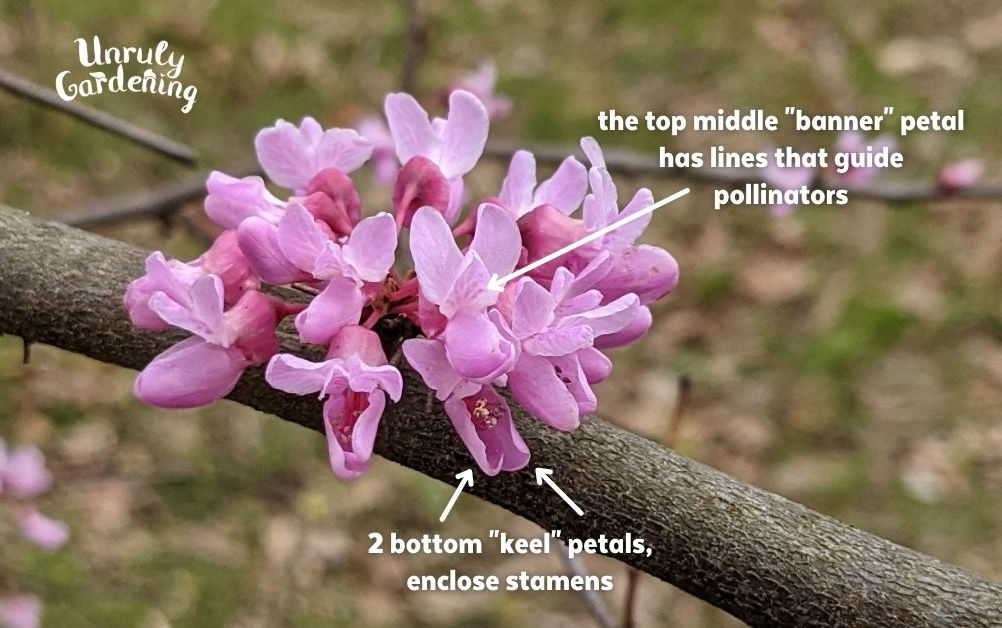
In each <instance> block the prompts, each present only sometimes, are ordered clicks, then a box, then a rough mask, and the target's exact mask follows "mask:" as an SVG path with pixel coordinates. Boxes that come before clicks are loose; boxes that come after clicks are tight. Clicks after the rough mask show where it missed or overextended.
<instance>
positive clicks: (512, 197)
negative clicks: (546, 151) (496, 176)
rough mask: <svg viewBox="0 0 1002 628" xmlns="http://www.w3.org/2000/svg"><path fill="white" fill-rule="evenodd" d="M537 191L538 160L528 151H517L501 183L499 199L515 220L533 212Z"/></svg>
mask: <svg viewBox="0 0 1002 628" xmlns="http://www.w3.org/2000/svg"><path fill="white" fill-rule="evenodd" d="M535 189H536V158H535V157H533V155H532V153H530V152H529V151H527V150H520V151H516V152H515V154H514V155H512V157H511V163H510V164H509V165H508V174H507V175H505V178H504V181H503V182H502V183H501V193H500V194H499V195H498V198H499V199H500V200H501V202H502V203H503V204H504V206H505V208H507V209H508V210H510V211H511V212H512V213H513V215H514V217H515V218H518V217H520V216H522V214H524V213H526V212H528V211H529V210H531V209H532V208H533V207H534V206H535V205H533V202H532V200H533V199H532V195H533V191H534V190H535Z"/></svg>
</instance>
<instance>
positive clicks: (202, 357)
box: [133, 338, 247, 408]
mask: <svg viewBox="0 0 1002 628" xmlns="http://www.w3.org/2000/svg"><path fill="white" fill-rule="evenodd" d="M246 366H247V360H246V359H245V358H244V355H243V352H241V351H240V350H239V349H237V348H236V347H231V348H229V349H224V348H223V347H220V346H218V345H214V344H209V343H207V342H205V341H204V340H202V339H201V338H188V339H186V340H182V341H181V342H179V343H177V344H176V345H174V346H173V347H171V348H170V349H167V350H166V351H164V352H163V353H161V354H160V355H158V356H157V357H155V358H153V361H152V362H150V363H149V364H147V365H146V368H144V369H143V370H142V372H141V373H140V374H139V376H138V377H136V382H135V385H134V386H133V393H134V394H135V395H136V397H137V398H139V400H140V401H143V402H145V403H148V404H149V405H151V406H158V407H161V408H195V407H198V406H204V405H207V404H210V403H212V402H213V401H217V400H219V399H222V398H223V397H225V396H226V395H228V394H229V393H230V391H232V390H233V387H234V386H236V384H237V380H239V379H240V375H241V374H242V373H243V371H244V368H246Z"/></svg>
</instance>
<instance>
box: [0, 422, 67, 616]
mask: <svg viewBox="0 0 1002 628" xmlns="http://www.w3.org/2000/svg"><path fill="white" fill-rule="evenodd" d="M51 486H52V474H50V473H49V471H48V469H46V468H45V458H44V457H43V456H42V452H40V451H39V450H38V449H37V448H36V447H32V446H30V445H21V446H19V447H15V448H14V449H12V450H10V451H8V450H7V446H6V445H5V444H4V442H3V440H2V439H0V500H2V501H5V502H9V503H10V504H11V506H12V508H13V511H14V516H15V519H16V522H17V527H18V529H19V530H20V531H21V534H22V535H23V536H24V538H26V539H28V540H29V541H31V542H32V543H34V544H35V545H37V546H39V547H41V548H42V549H44V550H49V551H52V550H56V549H59V548H60V547H62V546H63V545H64V544H65V543H66V541H67V540H68V539H69V536H70V533H69V528H67V526H66V524H65V523H63V522H61V521H55V520H53V519H50V518H48V517H46V516H45V515H43V514H42V513H40V512H39V511H38V509H37V508H36V507H35V506H34V504H32V503H31V500H33V499H35V498H36V497H38V496H39V495H41V494H42V493H45V492H46V491H48V490H49V488H50V487H51ZM41 611H42V604H41V601H40V600H39V599H38V598H37V597H35V596H33V595H24V594H20V595H11V596H9V597H3V598H0V626H4V627H9V628H34V627H35V626H37V625H38V623H39V619H40V616H41Z"/></svg>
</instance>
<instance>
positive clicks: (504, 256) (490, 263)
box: [470, 203, 522, 275]
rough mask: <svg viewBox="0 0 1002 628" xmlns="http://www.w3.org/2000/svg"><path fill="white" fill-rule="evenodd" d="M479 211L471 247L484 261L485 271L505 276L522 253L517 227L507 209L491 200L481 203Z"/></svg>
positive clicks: (520, 238)
mask: <svg viewBox="0 0 1002 628" xmlns="http://www.w3.org/2000/svg"><path fill="white" fill-rule="evenodd" d="M478 211H479V214H478V216H477V230H476V233H474V234H473V242H472V243H470V249H471V250H473V251H476V253H477V255H479V256H480V259H482V260H483V262H484V266H486V267H487V272H490V273H497V274H498V275H506V274H508V273H510V272H511V271H512V270H513V269H514V268H515V264H516V263H517V262H518V258H519V256H520V255H521V254H522V236H521V235H520V234H519V232H518V226H517V225H516V224H515V221H514V220H512V217H511V216H510V215H509V214H508V212H506V211H505V210H504V209H503V208H501V207H500V206H498V205H495V204H494V203H484V204H482V205H481V206H480V209H479V210H478Z"/></svg>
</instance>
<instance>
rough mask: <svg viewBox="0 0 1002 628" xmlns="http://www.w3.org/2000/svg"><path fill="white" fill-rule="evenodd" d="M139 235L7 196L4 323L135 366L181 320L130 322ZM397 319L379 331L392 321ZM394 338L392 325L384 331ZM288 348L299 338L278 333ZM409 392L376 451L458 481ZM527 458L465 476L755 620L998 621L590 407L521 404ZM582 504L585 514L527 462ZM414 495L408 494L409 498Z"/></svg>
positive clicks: (417, 390) (282, 400)
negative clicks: (623, 546)
mask: <svg viewBox="0 0 1002 628" xmlns="http://www.w3.org/2000/svg"><path fill="white" fill-rule="evenodd" d="M145 256H146V252H145V251H141V250H139V249H137V248H134V247H132V246H129V245H127V244H123V243H121V242H116V241H114V240H109V239H106V238H103V237H100V236H97V235H94V234H90V233H85V232H82V231H78V230H76V229H73V228H71V227H67V226H65V225H61V224H58V223H51V222H43V221H40V220H37V219H33V218H31V217H30V216H28V215H26V214H24V213H21V212H17V211H15V210H10V209H6V208H2V207H0V332H3V333H7V334H15V335H18V336H21V337H23V338H25V339H27V340H29V341H31V342H41V343H46V344H51V345H54V346H57V347H61V348H63V349H67V350H69V351H74V352H76V353H81V354H84V355H87V356H90V357H92V358H96V359H98V360H102V361H105V362H110V363H114V364H119V365H122V366H126V367H130V368H141V367H143V366H144V365H145V364H146V363H147V362H148V361H149V360H150V359H151V358H152V357H153V356H154V355H156V354H157V353H159V352H160V351H162V350H163V349H165V348H166V347H167V346H169V345H170V344H172V343H173V342H175V341H176V340H177V338H178V336H177V335H176V334H170V333H168V334H152V333H149V332H144V331H141V330H138V329H135V328H133V327H132V326H131V325H130V324H129V321H128V319H127V317H126V316H125V313H124V311H123V309H122V306H121V297H122V294H123V291H124V290H125V286H126V285H127V283H128V282H129V281H130V280H131V279H133V278H134V277H136V276H138V275H139V274H140V273H141V272H142V268H143V260H144V258H145ZM394 333H395V332H394V331H393V330H388V331H386V334H387V335H392V334H394ZM387 340H388V341H389V342H393V341H395V340H398V339H393V338H387ZM283 342H284V343H286V344H288V346H290V347H291V348H293V349H295V348H296V346H297V345H296V343H295V342H294V339H292V338H291V337H287V338H283ZM401 369H402V371H403V373H404V378H405V380H406V382H405V383H406V392H405V395H404V398H403V399H402V400H401V402H400V403H399V404H397V405H395V406H392V407H390V408H389V411H388V413H387V415H386V416H385V417H384V419H383V423H382V427H381V428H380V432H379V437H378V439H377V443H376V451H377V453H379V454H380V455H382V456H384V457H386V458H388V459H390V460H393V461H395V462H397V463H399V464H402V465H404V466H407V467H410V468H411V469H414V470H416V471H419V472H421V473H424V474H426V475H429V476H431V477H434V478H437V479H439V480H441V481H443V482H446V483H449V484H455V481H456V480H455V478H454V475H455V474H456V473H457V472H458V471H460V470H463V469H466V468H469V467H471V466H473V465H472V464H471V460H470V458H469V456H468V455H467V453H466V452H465V450H464V449H463V447H462V445H461V444H460V442H459V440H458V439H457V438H456V437H455V436H454V435H453V432H452V429H451V426H450V425H449V422H448V420H447V419H446V418H445V415H444V413H443V412H442V410H441V406H439V405H438V404H436V405H435V407H434V408H433V410H432V412H430V413H429V412H428V411H427V410H426V402H427V395H426V390H425V389H424V388H423V385H422V384H421V382H420V380H419V378H418V377H417V376H416V375H415V373H414V372H413V371H410V370H409V369H408V368H407V367H406V365H403V364H402V365H401ZM230 397H231V398H232V399H233V400H234V401H237V402H239V403H242V404H245V405H248V406H251V407H253V408H256V409H258V410H262V411H264V412H268V413H271V414H274V415H276V416H278V417H281V418H283V419H285V420H288V421H292V422H294V423H298V424H300V425H303V426H305V427H308V428H310V429H314V430H318V429H320V423H319V418H320V406H319V404H318V402H317V400H316V399H312V398H309V397H295V396H291V395H288V394H285V393H282V392H279V391H276V390H273V389H271V388H270V387H268V386H267V385H266V384H265V383H264V381H263V379H262V375H261V371H260V369H255V370H252V371H250V372H248V373H247V374H246V375H245V376H244V378H243V379H242V380H241V382H240V384H239V385H238V386H237V388H236V390H234V391H233V393H232V394H231V395H230ZM513 411H514V412H513V413H514V414H515V421H516V423H517V425H518V427H519V429H520V430H521V432H522V434H523V435H524V437H525V440H526V442H527V443H528V444H529V446H530V448H531V449H532V452H533V460H532V464H531V465H530V468H528V469H526V470H524V471H522V472H520V473H515V474H503V475H501V476H498V477H496V478H486V477H483V476H478V477H477V478H476V483H475V485H474V486H473V488H472V489H471V492H472V493H474V494H476V495H478V496H479V497H482V498H483V499H486V500H488V501H490V502H493V503H495V504H498V505H499V506H502V507H503V508H506V509H508V510H510V511H512V512H514V513H517V514H519V515H522V516H524V517H526V518H527V519H530V520H532V521H534V522H536V523H538V524H539V525H541V526H542V527H543V528H544V529H561V530H563V532H564V538H569V537H598V536H599V535H602V534H604V535H606V536H607V537H610V538H612V537H621V536H623V535H625V534H626V533H628V532H629V533H632V534H634V535H639V536H642V537H643V538H644V539H645V540H646V541H647V542H648V543H649V544H650V545H652V546H653V547H654V552H653V554H652V555H651V556H646V555H641V554H628V555H625V556H621V557H619V558H620V559H621V560H623V561H624V562H626V563H628V564H630V565H633V566H634V567H637V568H638V569H641V570H643V571H645V572H647V573H649V574H651V575H654V576H656V577H658V578H661V579H662V580H665V581H667V582H670V583H672V584H674V585H676V586H678V587H679V588H681V589H684V590H686V591H688V592H689V593H692V594H693V595H695V596H697V597H700V598H702V599H703V600H706V601H707V602H709V603H711V604H713V605H715V606H718V607H720V608H722V609H724V610H726V611H727V612H729V613H731V614H732V615H734V616H736V617H738V618H740V619H743V620H745V621H746V622H749V623H751V624H755V625H791V624H797V625H809V624H815V625H825V626H836V625H845V626H859V625H868V626H931V625H937V626H989V625H995V626H998V625H1002V586H1000V585H998V584H995V583H992V582H989V581H986V580H984V579H983V578H981V577H979V576H977V575H975V574H973V573H970V572H968V571H965V570H963V569H960V568H959V567H955V566H952V565H949V564H945V563H942V562H940V561H938V560H936V559H934V558H931V557H929V556H926V555H923V554H920V553H918V552H915V551H912V550H910V549H907V548H904V547H901V546H898V545H895V544H893V543H891V542H889V541H886V540H883V539H880V538H877V537H875V536H872V535H870V534H867V533H865V532H862V531H860V530H857V529H855V528H852V527H850V526H848V525H846V524H843V523H841V522H839V521H836V520H834V519H832V518H830V517H827V516H824V515H821V514H819V513H816V512H813V511H811V510H809V509H807V508H805V507H803V506H801V505H799V504H796V503H794V502H791V501H789V500H786V499H784V498H782V497H779V496H777V495H774V494H772V493H769V492H766V491H763V490H760V489H758V488H755V487H752V486H748V485H746V484H743V483H741V482H738V481H737V480H734V479H733V478H730V477H728V476H727V475H724V474H723V473H720V472H719V471H716V470H714V469H711V468H709V467H706V466H704V465H702V464H699V463H697V462H694V461H692V460H689V459H687V458H685V457H683V456H681V455H679V454H676V453H675V452H673V451H671V450H669V449H665V448H663V447H661V446H659V445H658V444H656V443H654V442H652V441H650V440H647V439H645V438H642V437H640V436H638V435H635V434H632V433H630V432H627V431H625V430H622V429H620V428H617V427H615V426H613V425H611V424H609V423H607V422H605V421H603V420H601V419H598V418H591V417H590V418H588V419H586V420H585V421H583V423H582V425H581V428H580V429H578V430H577V431H575V432H573V433H570V434H567V433H561V432H557V431H555V430H552V429H549V428H545V427H543V426H541V425H540V424H538V423H537V422H536V421H534V420H532V419H531V418H530V417H528V416H527V415H525V414H524V413H523V412H521V411H520V410H518V409H515V408H513ZM536 466H544V467H551V468H553V469H554V471H555V473H554V479H555V480H556V481H557V482H558V484H559V485H560V486H561V487H562V488H563V489H564V490H565V491H567V493H568V494H570V495H571V496H572V497H573V498H574V500H575V501H576V502H577V503H578V504H579V505H580V506H581V507H582V508H583V509H584V510H585V515H584V516H583V517H578V516H577V515H575V514H574V512H572V511H571V510H570V509H569V508H567V506H566V505H565V504H564V503H563V502H562V501H561V500H560V498H559V497H558V496H557V495H555V494H554V493H553V492H552V491H548V490H542V489H540V488H539V487H537V486H536V484H535V481H534V477H533V468H534V467H536ZM401 507H402V508H406V507H407V505H406V502H405V501H402V502H401Z"/></svg>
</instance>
